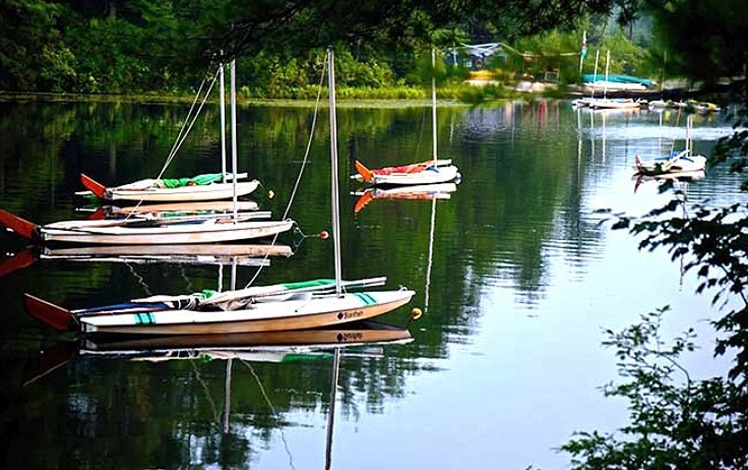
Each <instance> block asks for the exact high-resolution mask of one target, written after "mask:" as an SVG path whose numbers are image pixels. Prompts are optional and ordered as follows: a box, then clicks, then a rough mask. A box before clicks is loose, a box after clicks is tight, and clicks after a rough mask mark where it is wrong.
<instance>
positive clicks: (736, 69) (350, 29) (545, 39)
mask: <svg viewBox="0 0 748 470" xmlns="http://www.w3.org/2000/svg"><path fill="white" fill-rule="evenodd" d="M733 3H735V2H734V1H726V2H708V1H697V2H658V1H648V0H589V1H583V0H564V1H560V2H541V1H522V0H505V1H485V0H471V1H436V2H429V1H423V0H404V1H394V0H359V1H356V2H352V1H342V0H287V1H276V0H252V1H246V0H245V1H240V0H182V1H172V0H68V1H65V2H55V1H50V0H3V1H2V3H0V91H4V92H51V93H66V94H118V95H143V94H147V95H152V96H153V95H156V96H162V97H163V96H172V97H173V96H192V95H193V94H194V92H195V88H196V87H197V85H198V84H199V83H200V82H201V79H202V77H203V76H204V75H205V74H206V73H208V72H209V71H212V70H213V64H214V63H216V62H217V61H219V60H226V59H227V58H234V57H235V58H237V60H238V71H239V74H240V75H239V86H240V92H241V94H242V98H245V99H251V98H254V99H258V98H259V99H264V98H270V99H278V98H285V99H288V98H291V99H305V98H311V97H314V96H316V94H317V91H318V85H317V83H318V82H319V77H320V73H321V61H322V58H323V55H324V54H323V51H324V48H325V47H327V46H330V45H334V46H335V49H336V55H337V60H336V62H337V65H338V68H339V71H338V74H337V80H338V83H339V96H340V97H341V98H342V99H345V98H368V99H408V98H425V97H427V94H426V93H427V92H426V90H425V89H424V87H423V86H422V83H424V82H425V81H426V80H425V78H426V77H427V76H429V73H430V72H429V70H430V60H429V57H430V56H429V51H430V49H431V47H432V46H435V47H436V48H438V50H439V51H440V53H441V56H442V59H444V60H441V61H439V67H438V71H439V78H440V86H439V95H440V97H442V98H451V99H461V100H463V101H476V100H484V99H491V98H502V97H511V96H512V95H513V93H512V91H513V84H514V83H516V81H517V80H519V79H520V78H525V79H537V78H544V77H545V76H546V74H545V72H551V74H550V76H552V77H554V80H556V81H557V82H560V88H561V91H562V92H563V90H564V85H566V84H572V83H577V82H579V81H580V79H581V74H580V70H581V71H583V72H584V73H592V71H593V67H594V65H595V60H594V56H595V54H594V53H592V52H597V51H603V55H602V56H603V57H604V53H605V51H607V50H610V51H612V54H611V62H610V66H609V70H610V73H612V74H613V73H623V74H630V75H637V76H642V77H647V78H653V79H655V80H659V81H661V80H663V79H665V78H666V77H669V78H672V77H678V78H683V79H687V80H688V81H689V83H698V84H701V85H704V86H711V85H713V84H715V83H717V81H718V80H719V79H720V78H724V77H734V76H737V75H741V74H742V72H743V71H742V69H741V68H740V67H741V63H742V62H744V60H743V59H740V58H739V57H736V58H737V59H738V60H733V58H729V60H723V59H724V58H725V57H726V56H730V53H729V51H731V50H735V49H734V43H733V41H735V40H736V39H738V40H739V41H740V43H741V44H743V43H744V41H745V40H744V39H742V34H741V33H740V30H739V29H736V31H735V33H736V34H731V32H730V30H729V29H728V30H723V28H724V27H725V25H727V26H729V25H730V24H734V26H735V28H738V27H740V26H741V25H742V23H741V22H739V21H736V18H735V15H734V14H733V13H734V12H735V11H736V10H731V7H734V5H732V4H733ZM738 3H739V2H738ZM714 5H716V7H715V6H714ZM740 10H745V8H742V9H739V10H738V11H740ZM710 18H711V20H710ZM714 30H717V31H718V32H719V35H718V36H716V37H715V36H714V35H713V33H714ZM585 38H586V43H585V44H584V45H583V39H585ZM492 42H493V43H499V44H500V47H499V51H498V53H497V54H495V55H493V56H492V57H491V58H490V59H489V60H488V61H486V63H485V64H482V65H483V67H481V68H485V69H486V70H488V71H490V72H491V77H492V78H494V79H496V81H495V83H494V84H493V85H490V86H488V87H484V88H483V89H481V90H480V91H478V90H476V89H475V88H474V87H470V86H467V85H465V83H464V82H465V79H466V78H468V76H469V72H470V69H471V68H472V66H474V65H475V64H474V62H471V61H470V56H469V55H468V51H467V50H466V49H465V48H464V47H462V46H463V45H465V44H482V43H492ZM585 45H586V48H585V47H584V46H585ZM738 50H745V48H742V49H740V48H739V49H738ZM587 51H589V52H591V53H589V54H588V53H587ZM735 55H736V56H738V55H739V54H735ZM456 56H459V58H458V60H457V64H456V66H449V67H447V66H445V64H446V63H447V62H449V63H451V64H454V61H453V60H448V59H453V58H454V57H456ZM580 56H582V58H584V59H585V60H584V62H583V64H582V65H584V67H583V68H580ZM585 56H586V57H585ZM602 71H603V65H601V66H600V72H599V73H600V74H602V73H603V72H602Z"/></svg>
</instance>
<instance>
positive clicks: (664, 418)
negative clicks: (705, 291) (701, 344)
mask: <svg viewBox="0 0 748 470" xmlns="http://www.w3.org/2000/svg"><path fill="white" fill-rule="evenodd" d="M667 310H668V308H667V307H665V308H662V309H659V310H658V311H656V312H653V313H649V314H646V315H643V316H642V317H641V323H639V324H636V325H633V326H630V327H628V328H626V329H625V330H623V331H621V332H618V333H615V332H613V331H610V330H608V331H607V334H608V340H607V341H605V342H604V343H603V344H604V345H605V346H607V347H609V348H614V349H615V351H616V356H617V357H618V361H619V362H618V370H619V375H620V376H621V377H622V378H624V379H625V380H626V381H625V382H622V383H620V384H609V385H608V386H606V387H605V389H604V393H605V395H606V396H612V397H622V398H625V399H627V400H628V402H629V410H630V417H631V424H629V425H626V426H624V427H623V428H621V429H620V430H619V433H620V434H622V437H620V438H619V437H618V436H616V435H613V434H607V435H602V434H600V433H598V432H582V433H578V434H576V436H575V438H574V439H572V440H571V441H569V442H568V443H567V444H565V445H563V446H562V447H561V450H563V451H565V452H567V453H569V454H571V455H572V456H573V458H572V468H574V469H578V470H582V469H584V470H592V469H618V468H620V469H623V468H632V469H633V468H636V469H694V470H695V469H711V468H714V469H716V468H722V469H742V468H746V466H748V439H746V437H747V434H748V414H747V413H748V408H746V406H745V403H746V401H747V400H748V389H746V387H745V386H744V383H741V382H739V381H736V380H732V379H729V378H722V377H713V378H709V379H705V380H694V379H693V378H692V377H691V376H690V374H689V372H688V370H687V369H686V368H685V367H683V365H682V363H681V356H682V354H684V353H687V352H692V351H694V349H695V345H694V342H693V340H694V338H695V335H694V332H693V330H692V329H689V330H688V331H686V332H684V333H683V335H682V336H680V337H677V338H674V339H673V340H672V341H671V342H670V343H669V344H668V343H666V342H665V341H664V340H663V339H662V338H661V336H660V326H661V321H662V316H663V314H664V313H665V312H666V311H667Z"/></svg>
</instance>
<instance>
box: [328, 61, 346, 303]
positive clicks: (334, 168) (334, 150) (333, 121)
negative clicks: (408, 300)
mask: <svg viewBox="0 0 748 470" xmlns="http://www.w3.org/2000/svg"><path fill="white" fill-rule="evenodd" d="M327 67H328V70H327V79H328V80H329V84H330V91H329V95H330V98H329V99H330V174H331V188H332V191H331V192H332V239H333V243H334V247H335V292H336V293H337V295H342V294H343V289H342V287H341V278H342V275H341V267H340V257H341V256H340V217H339V215H340V199H339V194H338V192H339V191H338V121H337V113H336V112H335V56H334V54H333V52H332V48H328V49H327Z"/></svg>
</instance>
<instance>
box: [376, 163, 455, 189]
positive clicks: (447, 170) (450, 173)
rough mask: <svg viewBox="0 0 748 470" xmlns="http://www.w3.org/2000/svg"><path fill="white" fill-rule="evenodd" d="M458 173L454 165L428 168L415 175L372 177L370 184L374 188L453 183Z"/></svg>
mask: <svg viewBox="0 0 748 470" xmlns="http://www.w3.org/2000/svg"><path fill="white" fill-rule="evenodd" d="M458 176H459V171H458V170H457V167H456V166H454V165H447V166H436V167H429V168H427V169H425V170H423V171H419V172H415V173H389V174H386V175H374V180H373V181H372V184H374V185H376V186H388V185H389V186H415V185H422V184H437V183H447V182H450V181H454V180H455V179H457V177H458Z"/></svg>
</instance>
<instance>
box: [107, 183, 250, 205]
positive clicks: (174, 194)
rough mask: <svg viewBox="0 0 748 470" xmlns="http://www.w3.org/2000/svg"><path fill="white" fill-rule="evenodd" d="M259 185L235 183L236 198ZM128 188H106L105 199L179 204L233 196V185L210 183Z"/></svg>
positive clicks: (248, 192)
mask: <svg viewBox="0 0 748 470" xmlns="http://www.w3.org/2000/svg"><path fill="white" fill-rule="evenodd" d="M259 185H260V183H259V181H257V180H252V181H243V182H237V183H236V195H237V197H241V196H246V195H247V194H250V193H252V192H253V191H254V190H256V189H257V187H258V186H259ZM128 186H129V185H125V186H119V187H113V188H107V190H106V194H105V199H107V200H109V201H144V202H180V201H217V200H221V199H229V198H232V197H233V196H234V184H233V183H211V184H206V185H197V186H183V187H180V188H157V187H147V188H137V187H136V186H135V187H133V186H130V187H128ZM136 188H137V189H136Z"/></svg>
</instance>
